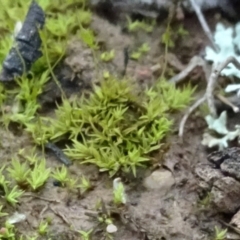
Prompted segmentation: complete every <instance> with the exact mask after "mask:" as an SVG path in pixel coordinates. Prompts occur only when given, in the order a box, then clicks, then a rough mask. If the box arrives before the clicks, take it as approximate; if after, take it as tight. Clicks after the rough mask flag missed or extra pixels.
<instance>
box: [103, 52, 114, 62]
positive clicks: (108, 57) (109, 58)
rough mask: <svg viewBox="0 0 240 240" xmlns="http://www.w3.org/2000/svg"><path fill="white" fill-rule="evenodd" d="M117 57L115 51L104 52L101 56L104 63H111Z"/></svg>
mask: <svg viewBox="0 0 240 240" xmlns="http://www.w3.org/2000/svg"><path fill="white" fill-rule="evenodd" d="M114 57H115V51H114V50H111V51H110V52H103V53H102V54H101V60H102V61H104V62H110V61H112V60H113V59H114Z"/></svg>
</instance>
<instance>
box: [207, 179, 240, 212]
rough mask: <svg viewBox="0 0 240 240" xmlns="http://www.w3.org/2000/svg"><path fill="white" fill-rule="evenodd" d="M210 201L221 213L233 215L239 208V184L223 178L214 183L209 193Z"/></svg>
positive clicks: (233, 180)
mask: <svg viewBox="0 0 240 240" xmlns="http://www.w3.org/2000/svg"><path fill="white" fill-rule="evenodd" d="M211 196H212V201H213V203H214V204H215V206H216V207H217V210H218V212H221V213H235V212H236V211H237V210H238V208H239V207H240V183H239V182H238V181H237V180H235V179H233V178H231V177H223V178H220V179H218V180H217V181H215V182H214V184H213V188H212V191H211Z"/></svg>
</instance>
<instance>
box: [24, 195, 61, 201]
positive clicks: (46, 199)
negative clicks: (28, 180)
mask: <svg viewBox="0 0 240 240" xmlns="http://www.w3.org/2000/svg"><path fill="white" fill-rule="evenodd" d="M22 197H32V198H37V199H40V200H43V201H47V202H53V203H60V201H59V200H56V199H50V198H45V197H40V196H36V195H34V194H28V193H25V194H24V195H23V196H22Z"/></svg>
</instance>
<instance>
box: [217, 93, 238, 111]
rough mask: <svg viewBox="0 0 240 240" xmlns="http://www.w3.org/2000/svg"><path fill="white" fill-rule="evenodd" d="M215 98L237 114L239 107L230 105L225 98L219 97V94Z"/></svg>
mask: <svg viewBox="0 0 240 240" xmlns="http://www.w3.org/2000/svg"><path fill="white" fill-rule="evenodd" d="M217 98H218V99H219V100H220V101H221V102H223V103H225V104H226V105H228V106H230V107H231V108H232V110H233V111H234V112H235V113H237V112H239V107H237V106H235V105H234V104H233V103H231V102H230V101H229V100H228V99H227V98H225V97H224V96H222V95H220V94H217Z"/></svg>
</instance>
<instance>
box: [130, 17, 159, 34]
mask: <svg viewBox="0 0 240 240" xmlns="http://www.w3.org/2000/svg"><path fill="white" fill-rule="evenodd" d="M127 21H128V24H127V29H128V31H129V32H136V31H138V30H143V31H146V32H148V33H151V32H152V31H153V28H154V26H155V24H156V22H155V21H154V20H153V21H151V22H146V21H144V20H143V21H138V20H136V21H132V20H131V18H129V17H127Z"/></svg>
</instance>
